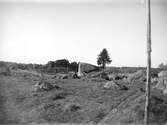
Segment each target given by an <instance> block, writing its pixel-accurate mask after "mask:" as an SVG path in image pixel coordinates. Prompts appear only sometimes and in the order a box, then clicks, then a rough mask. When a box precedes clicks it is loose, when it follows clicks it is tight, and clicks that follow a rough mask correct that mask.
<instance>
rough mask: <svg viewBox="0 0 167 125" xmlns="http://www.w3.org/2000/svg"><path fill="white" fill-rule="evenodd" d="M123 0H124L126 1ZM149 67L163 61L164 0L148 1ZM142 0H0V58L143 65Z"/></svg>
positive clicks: (166, 42) (166, 41) (166, 55)
mask: <svg viewBox="0 0 167 125" xmlns="http://www.w3.org/2000/svg"><path fill="white" fill-rule="evenodd" d="M125 1H126V2H125ZM151 7H152V9H151V16H152V17H151V19H152V67H157V66H158V65H159V64H160V63H161V62H163V63H167V49H166V47H167V14H166V12H167V1H166V0H152V4H151ZM146 31H147V15H146V6H145V4H144V0H133V1H132V0H110V1H109V0H89V1H88V0H85V1H84V0H62V1H61V0H54V1H53V0H48V1H47V0H29V1H28V0H24V1H23V0H6V1H5V0H0V60H2V61H11V62H19V63H39V64H45V63H47V62H48V61H51V60H52V61H54V60H57V59H64V58H65V59H68V60H69V61H77V62H87V63H91V64H97V63H96V62H97V56H98V55H99V53H100V52H101V51H102V49H103V48H106V49H107V50H108V52H109V54H110V57H111V60H112V63H111V64H110V66H146V64H147V62H146Z"/></svg>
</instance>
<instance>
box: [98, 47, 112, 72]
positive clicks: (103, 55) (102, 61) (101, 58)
mask: <svg viewBox="0 0 167 125" xmlns="http://www.w3.org/2000/svg"><path fill="white" fill-rule="evenodd" d="M111 62H112V60H111V59H110V57H109V54H108V51H107V49H105V48H104V49H103V50H102V51H101V52H100V54H99V55H98V57H97V64H98V65H100V66H102V68H103V70H104V68H105V67H106V64H110V63H111Z"/></svg>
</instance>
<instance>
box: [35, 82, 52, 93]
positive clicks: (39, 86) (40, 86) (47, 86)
mask: <svg viewBox="0 0 167 125" xmlns="http://www.w3.org/2000/svg"><path fill="white" fill-rule="evenodd" d="M53 88H55V86H54V85H52V84H51V83H49V82H46V81H40V82H37V83H36V84H35V88H34V90H35V91H42V90H45V91H49V90H51V89H53Z"/></svg>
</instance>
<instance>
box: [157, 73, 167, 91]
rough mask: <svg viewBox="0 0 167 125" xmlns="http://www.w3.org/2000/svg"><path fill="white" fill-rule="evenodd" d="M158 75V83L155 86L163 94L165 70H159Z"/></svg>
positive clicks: (166, 74)
mask: <svg viewBox="0 0 167 125" xmlns="http://www.w3.org/2000/svg"><path fill="white" fill-rule="evenodd" d="M158 76H159V78H158V83H157V85H156V86H155V88H157V89H160V90H162V91H163V93H164V94H167V71H161V72H160V73H159V74H158Z"/></svg>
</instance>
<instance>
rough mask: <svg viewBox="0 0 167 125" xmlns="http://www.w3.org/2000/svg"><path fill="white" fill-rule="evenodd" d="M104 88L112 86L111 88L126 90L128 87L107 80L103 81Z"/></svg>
mask: <svg viewBox="0 0 167 125" xmlns="http://www.w3.org/2000/svg"><path fill="white" fill-rule="evenodd" d="M104 88H105V89H110V88H112V89H119V90H128V87H126V86H125V85H122V84H118V83H116V82H114V81H109V82H107V83H105V85H104Z"/></svg>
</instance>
